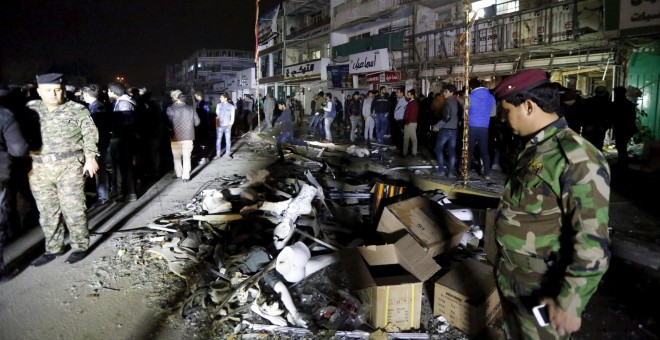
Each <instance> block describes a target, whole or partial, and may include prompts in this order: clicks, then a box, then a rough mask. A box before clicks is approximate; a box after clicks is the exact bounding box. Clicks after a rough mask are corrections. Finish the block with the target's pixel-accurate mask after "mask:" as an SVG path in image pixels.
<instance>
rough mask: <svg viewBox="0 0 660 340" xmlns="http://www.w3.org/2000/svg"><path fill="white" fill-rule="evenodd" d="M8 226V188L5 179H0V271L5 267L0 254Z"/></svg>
mask: <svg viewBox="0 0 660 340" xmlns="http://www.w3.org/2000/svg"><path fill="white" fill-rule="evenodd" d="M8 227H9V188H8V187H7V182H6V181H0V273H2V271H4V269H5V262H4V258H3V257H2V254H3V252H4V250H5V239H6V238H7V228H8Z"/></svg>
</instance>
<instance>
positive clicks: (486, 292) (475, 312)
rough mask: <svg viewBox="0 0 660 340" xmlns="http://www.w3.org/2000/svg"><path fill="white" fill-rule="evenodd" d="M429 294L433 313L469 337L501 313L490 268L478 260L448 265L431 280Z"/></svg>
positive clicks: (467, 260)
mask: <svg viewBox="0 0 660 340" xmlns="http://www.w3.org/2000/svg"><path fill="white" fill-rule="evenodd" d="M433 296H434V299H433V315H435V316H440V315H441V316H444V317H445V318H446V319H447V322H449V324H450V325H452V326H454V327H456V328H458V329H460V330H462V331H463V332H465V333H467V334H469V335H472V336H474V335H477V334H479V333H480V332H481V331H482V330H483V329H484V327H486V326H487V325H489V324H491V323H492V322H494V321H495V320H497V319H498V318H499V317H500V316H501V311H502V306H501V304H500V299H499V295H498V293H497V287H496V286H495V277H494V275H493V267H491V266H490V265H488V264H486V263H483V262H480V261H476V260H472V259H466V260H463V261H461V262H459V263H455V264H454V265H452V267H451V268H450V269H449V272H447V273H446V274H444V275H443V276H442V277H441V278H440V279H439V280H438V281H437V282H436V283H435V292H434V295H433Z"/></svg>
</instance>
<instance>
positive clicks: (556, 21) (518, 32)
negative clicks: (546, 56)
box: [414, 2, 594, 60]
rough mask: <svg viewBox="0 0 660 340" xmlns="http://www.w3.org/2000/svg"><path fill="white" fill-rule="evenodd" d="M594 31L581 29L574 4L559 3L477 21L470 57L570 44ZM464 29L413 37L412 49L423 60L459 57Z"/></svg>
mask: <svg viewBox="0 0 660 340" xmlns="http://www.w3.org/2000/svg"><path fill="white" fill-rule="evenodd" d="M586 32H594V31H593V30H592V29H589V28H587V27H586V26H583V27H580V23H579V22H578V20H577V10H576V4H575V3H572V2H571V3H561V4H557V5H553V6H549V7H544V8H540V9H536V10H531V11H523V12H516V13H514V14H506V15H501V16H495V17H492V18H488V19H482V20H478V21H477V22H476V23H475V25H474V26H473V27H472V28H471V30H470V46H471V51H470V52H471V53H472V54H480V53H492V52H506V51H507V50H520V49H522V48H526V47H541V46H544V45H549V44H557V43H560V42H567V41H573V40H575V38H576V34H582V33H586ZM464 33H465V27H460V26H454V27H447V28H442V29H439V30H435V31H431V32H424V33H420V34H416V35H415V37H414V38H415V47H416V48H417V52H418V54H419V56H420V58H421V59H422V60H437V59H448V58H453V57H458V56H461V55H462V54H463V51H464V48H465V47H464V43H463V42H461V41H459V39H460V37H461V36H462V35H463V34H464Z"/></svg>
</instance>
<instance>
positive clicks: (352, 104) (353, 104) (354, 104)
mask: <svg viewBox="0 0 660 340" xmlns="http://www.w3.org/2000/svg"><path fill="white" fill-rule="evenodd" d="M361 106H362V105H361V104H360V92H358V91H355V92H353V97H352V98H351V99H350V100H348V102H347V104H346V112H347V115H348V118H349V119H350V121H351V142H355V139H356V138H357V137H356V132H357V128H358V123H359V122H360V120H361V119H362V116H361V111H362V107H361Z"/></svg>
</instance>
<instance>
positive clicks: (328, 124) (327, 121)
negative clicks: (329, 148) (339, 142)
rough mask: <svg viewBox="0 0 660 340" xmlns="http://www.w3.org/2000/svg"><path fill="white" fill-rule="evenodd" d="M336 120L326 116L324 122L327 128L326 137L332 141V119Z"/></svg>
mask: <svg viewBox="0 0 660 340" xmlns="http://www.w3.org/2000/svg"><path fill="white" fill-rule="evenodd" d="M333 120H335V119H334V118H328V117H326V118H325V119H323V124H324V126H323V127H324V129H325V139H327V140H329V141H331V142H332V131H330V127H331V126H332V121H333Z"/></svg>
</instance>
